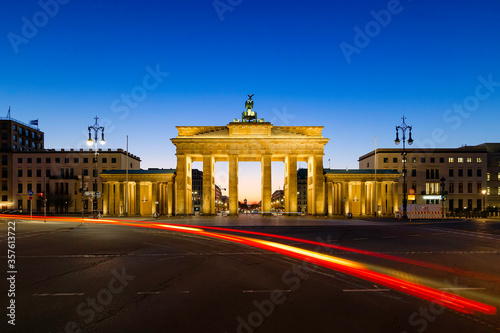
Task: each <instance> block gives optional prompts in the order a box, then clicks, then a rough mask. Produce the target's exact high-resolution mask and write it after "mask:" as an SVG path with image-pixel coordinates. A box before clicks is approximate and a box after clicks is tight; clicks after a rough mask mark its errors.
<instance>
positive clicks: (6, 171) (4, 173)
mask: <svg viewBox="0 0 500 333" xmlns="http://www.w3.org/2000/svg"><path fill="white" fill-rule="evenodd" d="M2 178H9V171H8V170H7V168H2Z"/></svg>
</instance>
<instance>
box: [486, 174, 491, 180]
mask: <svg viewBox="0 0 500 333" xmlns="http://www.w3.org/2000/svg"><path fill="white" fill-rule="evenodd" d="M486 180H487V181H490V173H489V172H488V173H487V174H486Z"/></svg>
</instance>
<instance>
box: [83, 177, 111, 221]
mask: <svg viewBox="0 0 500 333" xmlns="http://www.w3.org/2000/svg"><path fill="white" fill-rule="evenodd" d="M102 192H103V193H102V194H101V195H102V214H103V215H108V213H109V206H108V205H109V198H108V195H109V183H108V182H104V183H103V184H102ZM82 195H83V193H82ZM82 208H83V207H82Z"/></svg>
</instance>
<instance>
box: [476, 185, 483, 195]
mask: <svg viewBox="0 0 500 333" xmlns="http://www.w3.org/2000/svg"><path fill="white" fill-rule="evenodd" d="M476 185H477V186H476V193H482V191H483V184H481V183H477V184H476Z"/></svg>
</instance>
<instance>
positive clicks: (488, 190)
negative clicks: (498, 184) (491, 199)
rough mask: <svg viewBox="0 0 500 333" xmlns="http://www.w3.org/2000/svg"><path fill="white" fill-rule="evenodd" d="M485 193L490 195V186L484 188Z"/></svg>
mask: <svg viewBox="0 0 500 333" xmlns="http://www.w3.org/2000/svg"><path fill="white" fill-rule="evenodd" d="M486 195H490V187H489V186H488V187H487V188H486Z"/></svg>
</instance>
